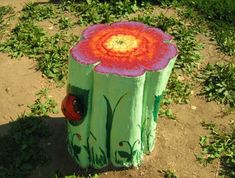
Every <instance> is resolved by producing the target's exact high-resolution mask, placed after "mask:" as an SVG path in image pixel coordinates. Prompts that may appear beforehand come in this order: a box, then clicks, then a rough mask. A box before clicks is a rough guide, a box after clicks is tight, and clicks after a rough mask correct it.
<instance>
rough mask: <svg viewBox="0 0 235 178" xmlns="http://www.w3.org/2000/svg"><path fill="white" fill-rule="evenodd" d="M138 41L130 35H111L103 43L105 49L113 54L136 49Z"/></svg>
mask: <svg viewBox="0 0 235 178" xmlns="http://www.w3.org/2000/svg"><path fill="white" fill-rule="evenodd" d="M139 44H140V40H139V39H137V38H136V37H135V36H132V35H121V34H119V35H113V36H111V37H110V38H108V39H107V41H106V42H105V44H104V45H105V47H106V48H107V49H110V50H112V51H115V52H127V51H132V50H133V49H135V48H137V47H138V46H139Z"/></svg>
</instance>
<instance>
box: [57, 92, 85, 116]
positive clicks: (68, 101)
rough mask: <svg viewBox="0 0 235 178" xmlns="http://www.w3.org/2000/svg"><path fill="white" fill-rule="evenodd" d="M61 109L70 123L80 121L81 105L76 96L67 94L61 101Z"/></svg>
mask: <svg viewBox="0 0 235 178" xmlns="http://www.w3.org/2000/svg"><path fill="white" fill-rule="evenodd" d="M61 109H62V112H63V114H64V115H65V117H66V118H67V119H69V120H71V121H80V120H81V119H82V107H81V103H80V101H79V99H78V98H77V97H76V96H73V95H70V94H68V95H67V96H66V97H65V98H64V100H63V101H62V106H61Z"/></svg>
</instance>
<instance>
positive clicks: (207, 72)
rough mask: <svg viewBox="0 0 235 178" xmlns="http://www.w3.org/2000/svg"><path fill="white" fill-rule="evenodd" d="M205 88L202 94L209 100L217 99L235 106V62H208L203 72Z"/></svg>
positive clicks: (221, 102) (219, 101)
mask: <svg viewBox="0 0 235 178" xmlns="http://www.w3.org/2000/svg"><path fill="white" fill-rule="evenodd" d="M202 79H203V89H202V92H201V94H202V95H205V96H206V98H207V100H208V101H212V100H213V101H217V102H218V103H220V104H225V105H226V104H227V105H229V106H230V107H235V64H234V63H233V62H230V63H217V64H214V65H212V64H208V65H207V66H206V67H205V68H204V69H203V73H202Z"/></svg>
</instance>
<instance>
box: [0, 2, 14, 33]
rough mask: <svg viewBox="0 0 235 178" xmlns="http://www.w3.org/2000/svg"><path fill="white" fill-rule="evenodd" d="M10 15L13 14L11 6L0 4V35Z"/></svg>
mask: <svg viewBox="0 0 235 178" xmlns="http://www.w3.org/2000/svg"><path fill="white" fill-rule="evenodd" d="M12 16H14V10H13V8H12V7H11V6H0V37H1V35H2V34H3V33H4V31H5V29H6V27H7V26H8V22H9V20H10V19H11V17H12Z"/></svg>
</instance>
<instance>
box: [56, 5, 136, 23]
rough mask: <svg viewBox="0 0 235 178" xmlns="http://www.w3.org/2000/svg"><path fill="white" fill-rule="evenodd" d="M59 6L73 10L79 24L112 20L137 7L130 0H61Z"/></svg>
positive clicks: (124, 15)
mask: <svg viewBox="0 0 235 178" xmlns="http://www.w3.org/2000/svg"><path fill="white" fill-rule="evenodd" d="M60 8H61V9H62V10H66V11H69V12H73V13H74V14H75V15H76V16H78V17H79V20H78V23H79V24H81V25H88V24H97V23H110V22H114V21H116V20H117V19H119V18H123V17H127V15H129V14H131V13H133V12H136V11H137V10H138V9H139V7H138V5H137V3H136V1H131V0H124V1H121V0H118V1H99V0H92V1H91V0H87V1H80V2H79V3H78V2H76V1H74V0H72V1H66V0H63V1H62V3H61V4H60Z"/></svg>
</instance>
